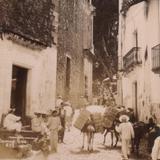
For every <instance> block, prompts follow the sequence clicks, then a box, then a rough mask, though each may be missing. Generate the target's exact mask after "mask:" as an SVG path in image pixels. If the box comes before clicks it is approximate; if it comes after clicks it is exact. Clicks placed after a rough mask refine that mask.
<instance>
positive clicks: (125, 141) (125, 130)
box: [117, 115, 134, 160]
mask: <svg viewBox="0 0 160 160" xmlns="http://www.w3.org/2000/svg"><path fill="white" fill-rule="evenodd" d="M120 122H121V124H120V125H119V127H117V131H118V132H119V133H120V135H121V139H122V155H123V158H124V160H127V159H128V156H129V155H130V146H131V140H132V138H134V129H133V126H132V124H131V123H130V122H129V117H128V116H126V115H122V116H121V117H120Z"/></svg>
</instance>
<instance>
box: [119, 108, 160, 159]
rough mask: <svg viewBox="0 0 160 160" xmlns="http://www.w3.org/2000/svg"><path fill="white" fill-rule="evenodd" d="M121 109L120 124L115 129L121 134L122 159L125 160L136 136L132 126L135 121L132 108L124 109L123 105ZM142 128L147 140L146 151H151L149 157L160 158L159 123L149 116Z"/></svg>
mask: <svg viewBox="0 0 160 160" xmlns="http://www.w3.org/2000/svg"><path fill="white" fill-rule="evenodd" d="M121 109H122V112H120V113H121V115H120V116H119V121H120V124H119V125H118V126H116V131H117V132H118V133H119V134H120V136H121V149H122V159H123V160H127V159H129V156H130V152H131V148H132V145H133V139H134V138H135V136H136V135H135V130H134V127H133V126H134V124H135V123H136V122H137V121H136V117H135V116H134V110H133V109H131V108H128V109H125V107H122V108H121ZM123 113H124V114H123ZM144 129H145V133H146V136H147V140H148V151H149V153H151V159H152V160H160V125H159V124H156V123H155V121H154V118H153V117H150V118H149V120H148V123H146V124H145V128H144ZM142 134H143V133H142Z"/></svg>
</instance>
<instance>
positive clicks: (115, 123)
mask: <svg viewBox="0 0 160 160" xmlns="http://www.w3.org/2000/svg"><path fill="white" fill-rule="evenodd" d="M119 123H120V122H119V121H118V120H114V121H113V124H112V126H111V127H109V128H107V127H104V130H105V131H104V139H103V144H105V143H106V136H107V134H108V133H111V147H116V146H117V143H118V140H119V133H118V132H117V131H116V126H117V125H118V124H119ZM114 135H115V138H116V141H115V144H114V145H113V138H114Z"/></svg>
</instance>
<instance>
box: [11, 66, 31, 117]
mask: <svg viewBox="0 0 160 160" xmlns="http://www.w3.org/2000/svg"><path fill="white" fill-rule="evenodd" d="M27 73H28V70H27V69H25V68H22V67H18V66H15V65H13V67H12V89H11V106H14V107H15V108H16V111H15V114H16V115H18V116H21V117H25V116H26V86H27Z"/></svg>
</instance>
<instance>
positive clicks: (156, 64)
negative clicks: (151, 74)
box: [152, 44, 160, 71]
mask: <svg viewBox="0 0 160 160" xmlns="http://www.w3.org/2000/svg"><path fill="white" fill-rule="evenodd" d="M152 70H153V71H157V70H160V44H158V45H157V46H155V47H153V48H152Z"/></svg>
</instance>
